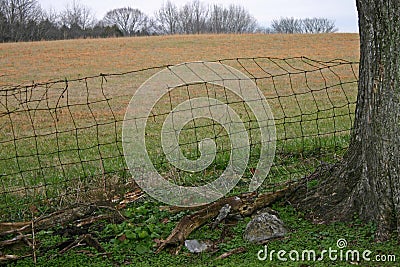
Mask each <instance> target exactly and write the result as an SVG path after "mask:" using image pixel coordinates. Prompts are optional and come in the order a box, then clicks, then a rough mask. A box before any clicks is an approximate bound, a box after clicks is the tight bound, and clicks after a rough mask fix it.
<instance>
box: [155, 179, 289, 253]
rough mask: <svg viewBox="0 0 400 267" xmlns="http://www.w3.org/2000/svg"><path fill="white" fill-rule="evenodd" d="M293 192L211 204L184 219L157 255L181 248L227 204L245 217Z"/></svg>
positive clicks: (238, 197)
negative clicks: (164, 251) (168, 248)
mask: <svg viewBox="0 0 400 267" xmlns="http://www.w3.org/2000/svg"><path fill="white" fill-rule="evenodd" d="M293 190H294V187H293V186H288V187H286V188H284V189H282V190H278V191H275V192H268V193H262V194H259V193H246V194H242V195H239V196H232V197H226V198H222V199H220V200H219V201H217V202H214V203H211V204H209V205H207V206H206V207H204V208H202V209H201V210H199V211H197V212H195V213H193V214H190V215H186V216H185V217H183V218H182V219H181V220H180V221H179V223H178V224H177V225H176V227H175V228H174V230H172V232H171V234H170V235H169V236H168V237H167V239H165V240H161V242H160V245H159V247H158V249H157V251H156V253H159V252H161V251H162V250H163V249H164V248H165V247H166V246H167V245H178V246H181V245H182V244H183V243H184V242H185V240H186V239H187V238H188V237H189V235H190V234H191V233H192V232H193V231H194V230H196V229H197V228H199V227H201V226H203V225H204V224H205V223H206V222H208V221H210V220H211V219H213V218H215V217H216V216H218V214H219V212H220V210H221V208H222V207H224V206H225V205H227V204H228V205H230V206H231V212H232V213H239V214H240V215H242V216H243V217H245V216H249V215H251V214H253V213H254V212H255V211H257V210H259V209H262V208H264V207H266V206H268V205H271V204H273V203H275V202H276V201H278V200H280V199H282V198H284V197H285V196H287V195H288V194H290V193H291V192H292V191H293Z"/></svg>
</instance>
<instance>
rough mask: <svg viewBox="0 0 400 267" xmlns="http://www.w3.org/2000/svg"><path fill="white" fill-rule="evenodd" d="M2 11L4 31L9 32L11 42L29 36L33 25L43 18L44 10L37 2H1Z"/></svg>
mask: <svg viewBox="0 0 400 267" xmlns="http://www.w3.org/2000/svg"><path fill="white" fill-rule="evenodd" d="M0 11H1V14H2V15H1V16H2V20H3V23H6V24H7V27H5V26H3V30H6V29H7V31H8V36H9V38H10V39H11V40H16V41H19V40H24V39H26V38H27V36H29V35H30V34H31V33H30V31H31V30H32V25H34V24H35V23H38V22H39V21H40V20H41V18H42V14H43V13H42V9H41V7H40V5H39V3H38V2H37V1H36V0H1V2H0Z"/></svg>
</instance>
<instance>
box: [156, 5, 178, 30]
mask: <svg viewBox="0 0 400 267" xmlns="http://www.w3.org/2000/svg"><path fill="white" fill-rule="evenodd" d="M155 17H156V22H157V31H158V32H159V33H161V34H176V33H179V10H178V8H177V7H176V5H174V4H173V3H172V2H171V1H169V0H168V1H167V2H166V3H165V4H164V5H163V6H162V7H161V8H160V9H159V10H158V11H157V12H156V14H155Z"/></svg>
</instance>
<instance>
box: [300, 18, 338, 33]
mask: <svg viewBox="0 0 400 267" xmlns="http://www.w3.org/2000/svg"><path fill="white" fill-rule="evenodd" d="M302 24H303V31H304V33H333V32H337V31H338V29H337V28H336V26H335V22H334V21H333V20H329V19H326V18H312V19H311V18H307V19H303V20H302Z"/></svg>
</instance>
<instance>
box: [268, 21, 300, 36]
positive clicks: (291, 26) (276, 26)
mask: <svg viewBox="0 0 400 267" xmlns="http://www.w3.org/2000/svg"><path fill="white" fill-rule="evenodd" d="M271 28H272V30H273V31H274V32H276V33H289V34H291V33H303V27H302V21H301V20H300V19H295V18H293V17H292V18H280V19H279V20H273V21H272V24H271Z"/></svg>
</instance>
